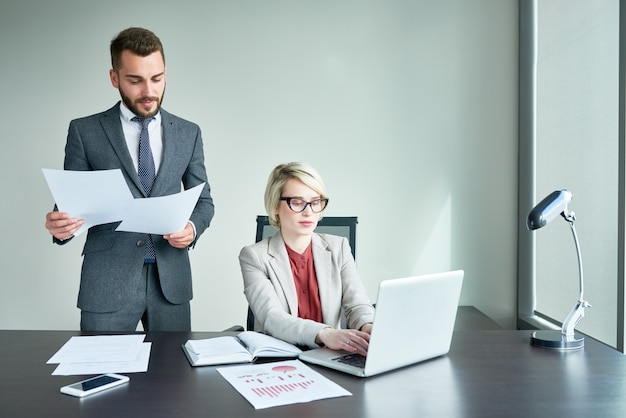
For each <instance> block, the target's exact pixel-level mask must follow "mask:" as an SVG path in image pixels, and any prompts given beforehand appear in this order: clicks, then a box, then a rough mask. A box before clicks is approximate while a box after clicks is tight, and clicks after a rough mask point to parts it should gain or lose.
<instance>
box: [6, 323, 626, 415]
mask: <svg viewBox="0 0 626 418" xmlns="http://www.w3.org/2000/svg"><path fill="white" fill-rule="evenodd" d="M78 334H79V333H77V332H69V331H0V341H1V343H0V362H1V368H0V416H2V417H40V416H42V417H43V416H45V417H55V416H59V417H60V416H63V417H72V416H88V417H107V418H111V417H116V418H117V417H135V418H141V417H148V416H149V417H195V416H210V417H229V418H231V417H246V416H259V417H278V418H280V417H301V418H305V417H335V416H339V415H341V416H343V417H359V418H363V417H391V416H393V417H433V416H435V417H461V416H462V417H490V416H496V417H530V416H532V417H552V416H567V417H587V418H588V417H623V416H624V414H625V413H626V358H624V356H623V355H622V354H621V353H619V352H618V351H616V350H613V349H611V348H609V347H607V346H605V345H603V344H600V343H598V342H596V341H594V340H592V339H587V341H586V346H585V348H584V349H583V350H580V351H575V352H569V353H560V352H554V351H550V350H545V349H541V348H536V347H533V346H531V345H530V344H529V331H456V332H455V335H454V338H453V341H452V348H451V350H450V353H449V354H448V355H447V356H443V357H439V358H437V359H434V360H431V361H427V362H424V363H421V364H418V365H414V366H410V367H406V368H403V369H400V370H397V371H394V372H390V373H386V374H383V375H380V376H375V377H372V378H368V379H360V378H356V377H352V376H347V375H343V374H341V373H337V372H333V371H329V370H326V369H322V368H319V367H316V366H313V367H314V368H315V369H316V370H319V371H321V372H322V373H323V374H324V375H325V376H327V377H328V378H330V379H331V380H333V381H335V382H336V383H338V384H339V385H341V386H343V387H344V388H346V389H347V390H349V391H350V392H352V393H353V396H351V397H345V398H337V399H326V400H321V401H315V402H310V403H306V404H297V405H288V406H281V407H275V408H269V409H264V410H255V409H254V408H253V407H252V406H251V405H250V404H249V403H248V402H247V401H246V400H245V399H243V397H242V396H241V395H239V393H238V392H237V391H235V389H233V388H232V387H231V386H230V385H229V384H228V383H227V382H226V380H224V379H223V378H222V377H221V376H220V375H219V374H218V373H217V372H216V370H215V367H203V368H192V367H190V366H189V364H188V363H187V359H186V358H185V356H184V355H183V352H182V350H181V345H182V344H183V343H184V342H185V341H186V340H187V339H189V338H205V337H209V336H211V335H215V334H211V333H148V334H147V338H146V339H147V340H149V341H152V342H153V344H152V352H151V357H150V366H149V369H148V372H147V373H133V374H130V377H131V381H130V384H128V385H127V386H124V387H120V388H117V389H115V390H111V391H108V392H104V393H102V394H96V395H93V396H91V397H89V398H85V399H82V400H80V399H77V398H73V397H70V396H67V395H63V394H61V393H59V388H60V387H61V386H63V385H66V384H69V383H73V382H75V381H78V380H81V377H79V376H52V375H51V373H52V371H53V370H54V367H55V366H54V365H46V364H45V363H46V361H47V360H48V358H50V356H51V355H52V354H53V353H54V352H56V350H58V349H59V348H60V347H61V346H62V345H63V344H64V343H65V342H66V341H67V340H68V338H69V337H70V336H72V335H78Z"/></svg>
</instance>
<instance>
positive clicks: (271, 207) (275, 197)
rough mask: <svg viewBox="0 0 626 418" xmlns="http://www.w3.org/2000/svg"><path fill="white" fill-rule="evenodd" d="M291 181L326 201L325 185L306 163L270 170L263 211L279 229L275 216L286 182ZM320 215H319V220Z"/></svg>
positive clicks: (278, 220)
mask: <svg viewBox="0 0 626 418" xmlns="http://www.w3.org/2000/svg"><path fill="white" fill-rule="evenodd" d="M291 179H296V180H300V181H301V182H302V183H304V184H305V185H307V186H308V187H310V188H311V189H313V190H314V191H315V192H316V193H319V195H320V198H322V199H327V198H328V195H327V194H326V185H325V184H324V180H322V177H321V176H320V175H319V173H318V172H317V171H316V170H315V169H314V168H313V167H311V166H310V165H309V164H307V163H303V162H294V163H287V164H280V165H278V166H276V168H274V170H272V173H271V174H270V177H269V179H268V180H267V187H266V188H265V210H266V211H267V215H268V216H269V220H270V224H271V225H272V226H273V227H275V228H278V229H280V219H279V218H278V215H277V214H276V210H277V209H278V205H279V204H280V198H281V197H282V193H283V188H284V187H285V184H286V183H287V181H289V180H291ZM321 218H322V215H321V214H320V219H321Z"/></svg>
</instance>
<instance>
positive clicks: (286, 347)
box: [183, 331, 302, 366]
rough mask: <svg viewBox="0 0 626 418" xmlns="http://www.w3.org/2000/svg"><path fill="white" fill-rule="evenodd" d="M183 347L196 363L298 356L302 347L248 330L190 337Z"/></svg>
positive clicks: (228, 362) (213, 363) (249, 361)
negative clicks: (221, 335) (195, 337)
mask: <svg viewBox="0 0 626 418" xmlns="http://www.w3.org/2000/svg"><path fill="white" fill-rule="evenodd" d="M183 351H184V352H185V354H186V355H187V359H188V360H189V363H190V364H191V365H192V366H212V365H217V364H231V363H251V362H253V361H254V360H256V359H257V358H259V357H281V358H285V357H294V358H295V357H298V354H299V353H301V352H302V350H300V349H299V348H298V347H296V346H295V345H293V344H289V343H287V342H285V341H282V340H279V339H278V338H274V337H271V336H269V335H265V334H261V333H260V332H254V331H244V332H242V333H240V334H238V335H237V336H225V337H215V338H206V339H203V340H188V341H187V342H186V343H185V344H184V345H183Z"/></svg>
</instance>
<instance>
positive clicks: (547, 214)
mask: <svg viewBox="0 0 626 418" xmlns="http://www.w3.org/2000/svg"><path fill="white" fill-rule="evenodd" d="M571 200H572V193H571V192H570V191H569V190H557V191H554V192H552V193H550V194H549V195H548V196H546V197H545V198H544V199H543V200H542V201H541V202H539V203H538V204H537V206H535V207H534V208H533V210H531V211H530V213H529V214H528V219H527V220H526V226H527V227H528V229H529V230H531V231H532V230H535V229H539V228H541V227H544V226H546V225H547V224H548V223H549V222H551V221H552V220H553V219H554V218H556V217H557V216H559V215H561V214H562V213H563V212H564V211H566V210H567V205H568V204H569V202H570V201H571Z"/></svg>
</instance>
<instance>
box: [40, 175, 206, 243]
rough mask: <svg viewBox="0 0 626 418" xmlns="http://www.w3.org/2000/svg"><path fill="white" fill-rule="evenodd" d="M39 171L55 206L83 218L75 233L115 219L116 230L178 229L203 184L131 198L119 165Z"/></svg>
mask: <svg viewBox="0 0 626 418" xmlns="http://www.w3.org/2000/svg"><path fill="white" fill-rule="evenodd" d="M42 171H43V174H44V177H45V178H46V181H47V183H48V187H49V188H50V192H51V193H52V197H53V198H54V201H55V202H56V204H57V207H58V208H59V210H60V211H62V212H67V213H69V214H70V216H72V217H73V218H79V219H84V220H85V223H84V224H83V226H82V227H81V228H80V229H79V230H78V231H77V232H76V233H75V234H74V235H75V236H78V235H80V234H81V233H83V232H84V231H86V230H87V229H89V228H90V227H92V226H94V225H99V224H104V223H109V222H117V221H122V223H121V224H120V225H119V226H118V227H117V229H116V230H117V231H126V232H141V233H146V234H158V235H164V234H170V233H174V232H179V231H182V230H183V229H184V228H185V225H186V224H187V221H188V220H189V217H190V216H191V213H192V212H193V209H194V207H195V205H196V202H197V201H198V198H199V197H200V194H201V193H202V189H203V188H204V184H205V183H202V184H199V185H197V186H195V187H193V188H191V189H188V190H185V191H183V192H180V193H176V194H173V195H170V196H159V197H149V198H137V199H135V198H133V195H132V193H131V192H130V190H129V189H128V185H127V184H126V180H124V176H123V175H122V172H121V170H119V169H115V170H100V171H69V170H51V169H47V168H43V169H42Z"/></svg>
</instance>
